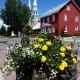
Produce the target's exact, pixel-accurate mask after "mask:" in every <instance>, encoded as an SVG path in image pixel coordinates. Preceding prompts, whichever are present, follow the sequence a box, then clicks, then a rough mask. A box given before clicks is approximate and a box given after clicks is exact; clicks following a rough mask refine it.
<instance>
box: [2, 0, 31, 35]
mask: <svg viewBox="0 0 80 80" xmlns="http://www.w3.org/2000/svg"><path fill="white" fill-rule="evenodd" d="M1 13H2V14H1V17H2V19H3V20H4V22H5V23H6V24H8V25H10V26H11V27H10V28H11V29H10V30H11V31H14V32H15V33H16V34H17V32H18V31H21V30H22V27H24V25H25V24H27V23H28V20H29V17H30V10H29V8H28V6H26V5H25V4H22V2H21V0H6V2H5V8H4V9H2V11H1Z"/></svg>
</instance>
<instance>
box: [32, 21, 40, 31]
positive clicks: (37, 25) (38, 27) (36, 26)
mask: <svg viewBox="0 0 80 80" xmlns="http://www.w3.org/2000/svg"><path fill="white" fill-rule="evenodd" d="M40 25H41V24H40V22H38V23H37V24H36V25H34V26H33V28H32V29H33V30H38V29H40Z"/></svg>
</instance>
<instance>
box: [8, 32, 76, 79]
mask: <svg viewBox="0 0 80 80" xmlns="http://www.w3.org/2000/svg"><path fill="white" fill-rule="evenodd" d="M7 59H8V64H9V65H10V66H12V67H13V69H15V70H16V71H17V76H18V78H22V79H20V80H31V78H32V74H33V70H34V69H35V70H36V72H37V73H38V74H40V75H42V74H45V77H46V78H48V80H69V79H71V78H72V76H74V75H75V74H73V71H74V65H75V64H76V63H77V59H76V56H75V54H74V53H73V52H72V48H71V46H70V45H66V46H64V45H63V44H62V43H61V41H60V40H59V39H57V38H54V39H53V38H52V37H50V35H49V34H48V33H41V34H39V35H38V36H37V37H36V38H35V39H34V42H33V43H32V44H29V46H27V45H26V46H22V45H21V46H19V45H15V46H11V47H9V53H8V57H7ZM39 78H40V79H41V80H43V78H44V77H43V75H42V76H41V77H40V76H39ZM44 80H45V79H44Z"/></svg>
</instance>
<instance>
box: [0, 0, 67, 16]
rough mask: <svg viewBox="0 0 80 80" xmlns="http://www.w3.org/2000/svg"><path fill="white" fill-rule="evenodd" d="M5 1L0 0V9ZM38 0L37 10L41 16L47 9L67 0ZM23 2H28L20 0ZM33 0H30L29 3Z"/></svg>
mask: <svg viewBox="0 0 80 80" xmlns="http://www.w3.org/2000/svg"><path fill="white" fill-rule="evenodd" d="M5 1H6V0H1V1H0V9H3V8H4V6H5ZM37 1H38V2H37V3H38V12H39V16H42V15H43V14H44V13H45V12H46V11H47V10H49V9H51V8H53V7H55V6H57V5H59V4H61V3H63V2H65V1H67V0H37ZM22 2H23V3H25V4H26V5H27V4H28V0H22ZM32 2H33V0H31V3H32Z"/></svg>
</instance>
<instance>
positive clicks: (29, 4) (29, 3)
mask: <svg viewBox="0 0 80 80" xmlns="http://www.w3.org/2000/svg"><path fill="white" fill-rule="evenodd" d="M28 6H29V9H30V10H31V1H30V0H29V2H28Z"/></svg>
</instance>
